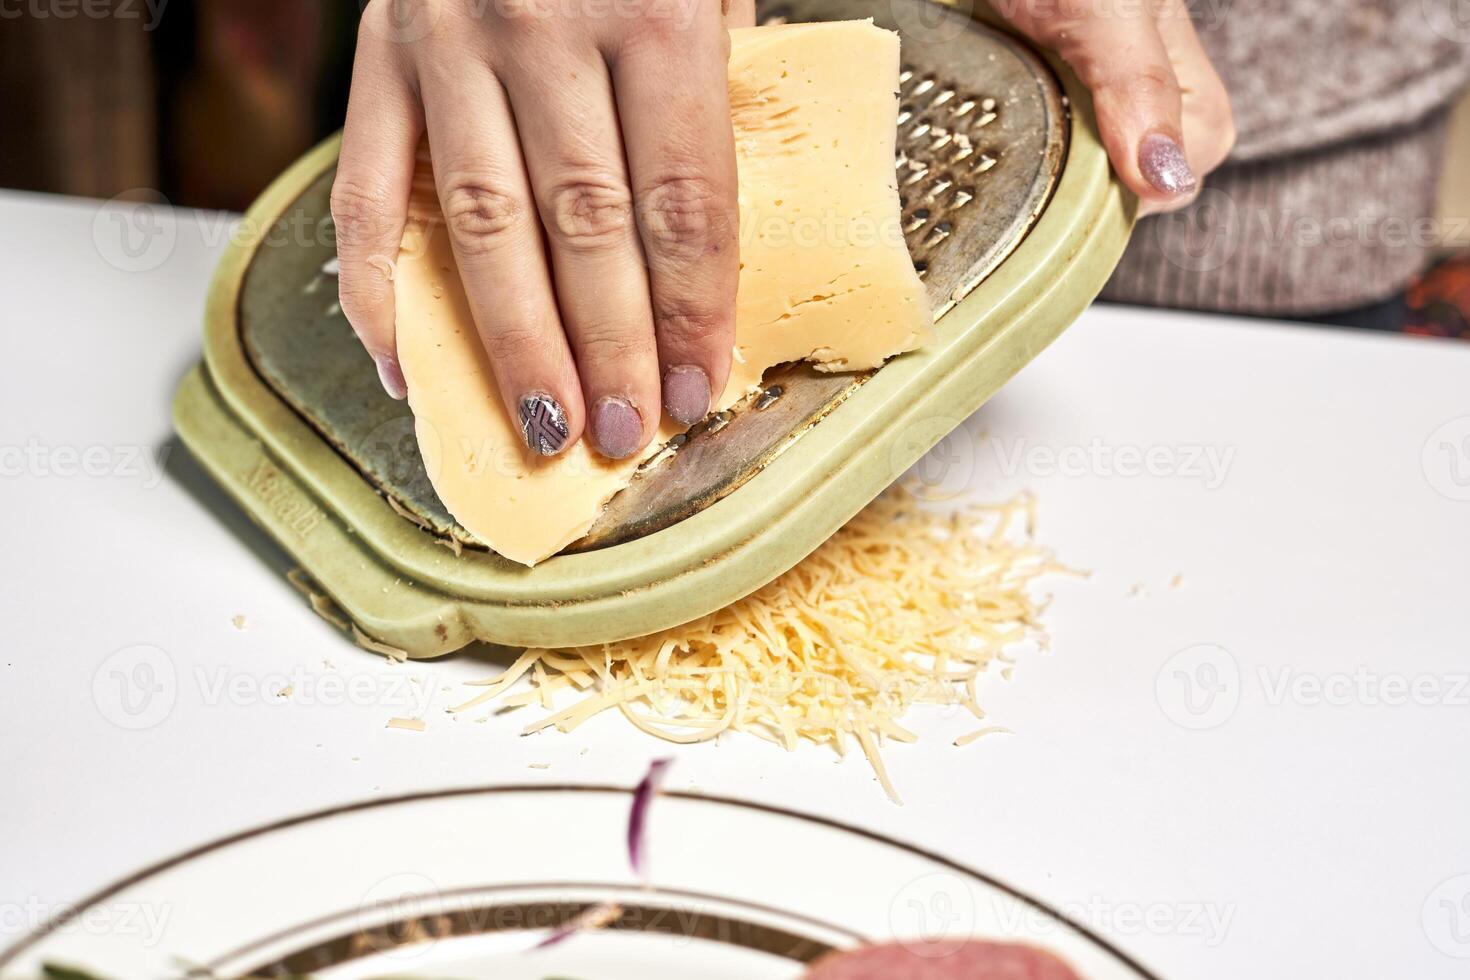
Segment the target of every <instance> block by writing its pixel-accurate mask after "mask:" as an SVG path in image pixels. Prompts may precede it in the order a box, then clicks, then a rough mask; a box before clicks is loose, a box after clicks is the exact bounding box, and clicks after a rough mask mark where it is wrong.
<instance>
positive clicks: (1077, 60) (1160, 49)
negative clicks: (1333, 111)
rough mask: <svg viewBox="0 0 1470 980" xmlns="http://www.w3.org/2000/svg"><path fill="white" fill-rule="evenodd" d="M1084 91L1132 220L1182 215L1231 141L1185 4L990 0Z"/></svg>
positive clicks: (1223, 105) (1224, 105) (1227, 116)
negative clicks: (1128, 193) (1125, 189)
mask: <svg viewBox="0 0 1470 980" xmlns="http://www.w3.org/2000/svg"><path fill="white" fill-rule="evenodd" d="M995 7H996V9H997V10H998V11H1000V12H1001V13H1002V14H1003V15H1004V16H1005V17H1006V19H1008V20H1009V21H1010V22H1011V23H1013V24H1015V25H1016V27H1017V28H1019V29H1020V30H1021V31H1023V32H1025V33H1026V34H1027V35H1028V36H1029V37H1031V38H1032V39H1033V40H1034V41H1036V42H1037V43H1038V44H1041V45H1043V46H1045V47H1049V48H1053V49H1055V50H1056V52H1057V54H1059V55H1060V56H1061V57H1062V58H1063V60H1065V61H1066V62H1067V64H1069V65H1071V66H1072V70H1073V71H1075V72H1076V73H1077V75H1078V77H1079V78H1080V79H1081V80H1082V83H1083V84H1084V85H1086V86H1087V87H1088V89H1090V90H1091V92H1092V100H1093V105H1094V107H1095V109H1096V112H1097V125H1098V129H1099V130H1100V131H1101V133H1102V139H1103V144H1104V145H1105V146H1106V147H1107V150H1108V158H1109V159H1110V160H1112V162H1113V169H1114V170H1116V171H1117V172H1118V174H1119V176H1120V177H1121V178H1122V180H1123V182H1124V183H1125V184H1127V185H1128V186H1129V188H1131V189H1132V190H1133V192H1134V193H1135V194H1137V195H1138V197H1139V201H1140V204H1141V208H1140V213H1141V214H1150V213H1153V212H1157V211H1170V210H1173V209H1174V208H1179V207H1183V206H1184V205H1186V204H1188V203H1189V202H1190V201H1192V200H1194V198H1195V195H1197V194H1198V193H1199V182H1200V179H1201V178H1202V177H1204V176H1205V175H1206V174H1207V173H1209V172H1210V171H1211V170H1214V169H1215V168H1216V167H1218V166H1219V165H1220V164H1221V163H1222V162H1224V160H1225V157H1226V155H1227V154H1228V153H1229V152H1230V148H1231V146H1233V145H1234V143H1235V122H1234V119H1233V117H1232V115H1231V112H1230V100H1229V98H1228V97H1227V96H1226V94H1225V86H1224V85H1223V84H1222V83H1221V82H1220V76H1219V75H1217V74H1215V69H1214V66H1212V65H1211V64H1210V60H1209V58H1208V57H1206V55H1205V52H1204V49H1203V48H1202V47H1201V46H1200V42H1199V36H1198V35H1197V34H1195V31H1194V24H1193V22H1191V21H1190V19H1189V10H1188V8H1187V7H1186V6H1185V2H1184V0H996V2H995Z"/></svg>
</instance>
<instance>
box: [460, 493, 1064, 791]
mask: <svg viewBox="0 0 1470 980" xmlns="http://www.w3.org/2000/svg"><path fill="white" fill-rule="evenodd" d="M1035 519H1036V514H1035V501H1034V500H1033V499H1032V498H1031V496H1030V495H1024V496H1021V497H1019V498H1017V499H1015V500H1013V501H1011V502H1010V503H1008V504H1002V505H988V506H981V505H974V506H970V507H967V508H964V509H962V510H960V511H958V512H955V513H948V512H942V511H935V510H933V509H931V508H930V507H929V506H928V505H927V504H926V502H925V501H923V500H922V499H920V497H918V496H916V495H915V494H914V493H913V492H911V491H909V490H907V489H904V488H901V487H899V488H893V489H890V490H889V491H888V492H887V493H885V494H884V495H883V496H881V497H879V498H878V499H877V500H875V501H874V502H873V503H872V504H870V505H869V506H868V507H867V508H866V509H864V510H863V511H862V512H861V513H859V514H858V515H857V516H856V517H854V518H853V519H852V520H851V521H850V522H849V523H848V524H847V525H846V526H845V527H843V528H842V529H841V530H839V531H838V532H837V533H836V534H835V535H833V536H832V538H831V539H830V540H829V541H827V542H826V543H825V544H823V545H822V546H821V547H820V548H818V549H817V550H816V551H815V552H813V553H812V554H811V555H810V556H809V557H808V558H806V559H805V560H804V561H802V562H801V563H800V564H798V565H796V566H795V567H794V568H792V569H791V570H790V571H788V572H786V573H785V574H783V575H781V576H780V577H779V578H777V579H776V580H775V581H773V582H771V583H770V584H768V585H766V586H764V587H763V588H761V589H759V590H757V591H756V592H755V593H753V594H752V595H750V596H748V597H746V598H745V599H742V600H740V601H739V602H736V603H733V604H732V605H730V606H727V607H726V608H724V609H721V610H719V611H717V612H714V613H711V614H709V615H707V616H704V617H702V618H700V619H697V620H695V621H694V622H692V623H687V624H685V625H683V626H679V627H675V628H673V629H668V630H663V631H662V632H659V633H655V634H652V635H650V636H644V637H639V638H637V639H631V640H622V641H619V642H616V643H607V644H601V645H598V646H589V647H576V648H572V649H566V650H540V649H533V650H527V651H526V652H525V653H524V654H522V655H521V657H520V658H519V659H518V660H516V662H515V663H514V664H513V665H512V666H511V667H510V668H509V669H508V670H507V671H505V672H504V673H503V674H501V675H500V676H498V677H496V678H493V679H490V680H487V681H480V682H476V685H475V686H477V687H479V688H480V691H479V693H478V695H477V696H476V697H474V698H472V699H471V700H469V701H467V702H466V703H465V704H463V705H460V706H459V707H458V708H455V709H454V710H456V711H462V710H466V709H469V708H472V707H475V706H477V705H480V704H482V703H484V702H486V701H490V700H495V701H496V702H497V703H498V704H499V705H500V706H501V707H519V706H523V705H528V704H538V705H540V706H541V707H542V709H543V710H544V711H545V714H544V715H543V716H542V717H541V718H540V719H538V720H536V721H534V722H532V723H531V724H529V725H527V726H526V727H525V729H524V733H525V734H530V733H532V732H537V731H541V730H542V729H546V728H552V727H554V728H557V729H559V730H560V731H563V732H569V731H572V730H573V729H575V728H576V727H577V726H578V725H581V724H582V723H583V722H585V721H587V719H589V718H591V717H593V716H595V715H597V714H600V713H601V712H603V711H606V710H607V709H609V708H616V709H618V711H619V712H620V713H621V714H622V715H623V716H624V717H625V718H626V719H627V720H628V721H629V722H631V723H632V724H633V725H635V726H637V727H638V728H639V729H641V730H643V731H645V732H647V733H649V734H651V735H655V736H657V737H659V738H662V739H665V740H667V741H670V742H682V743H688V742H703V741H708V740H710V739H713V738H716V737H717V736H719V735H720V734H721V733H722V732H726V731H737V732H744V733H747V734H752V735H756V736H758V737H760V738H763V739H766V740H767V741H770V742H772V743H774V744H776V745H780V746H783V747H784V748H786V749H788V750H791V749H795V748H796V746H797V745H798V744H800V743H801V742H803V741H805V742H812V743H817V744H823V745H830V746H831V747H832V748H833V749H834V750H835V751H836V752H837V753H838V754H839V755H845V754H846V752H847V748H848V743H849V739H851V740H852V741H855V742H856V743H857V746H858V747H859V748H860V749H861V751H862V754H863V755H864V756H865V757H866V758H867V759H868V761H869V763H870V764H871V765H872V767H873V770H874V772H875V774H876V775H877V778H878V781H879V783H880V784H881V785H882V786H883V788H884V790H885V791H886V792H887V793H888V795H889V796H890V797H891V798H892V799H893V800H894V801H895V802H898V793H897V791H896V790H895V789H894V786H893V783H892V781H891V780H890V779H889V776H888V773H887V770H886V768H885V766H884V763H883V759H882V757H881V754H880V752H881V749H882V747H883V745H884V743H885V742H886V741H888V740H890V739H891V740H893V741H898V742H912V741H915V740H916V736H915V735H914V734H913V733H912V732H910V731H908V730H907V729H905V728H903V727H901V726H900V725H899V723H898V720H899V719H900V718H901V717H902V716H903V715H904V714H905V713H906V712H907V711H908V709H909V708H910V707H912V706H914V705H916V704H945V705H962V706H964V707H965V708H966V709H968V711H969V712H970V713H971V714H973V715H974V716H975V717H976V718H981V719H983V718H984V717H985V713H984V711H982V710H981V708H980V704H979V698H978V692H977V690H976V681H977V678H978V676H979V675H980V674H981V673H982V672H983V671H985V670H986V669H987V668H988V667H989V666H990V665H991V664H992V663H995V664H996V665H997V666H998V667H1000V668H1001V669H1002V671H1003V673H1004V672H1008V671H1009V670H1010V667H1009V663H1010V662H1011V660H1012V658H1013V651H1011V650H1010V648H1011V647H1012V646H1013V645H1015V644H1017V643H1021V642H1024V641H1027V640H1030V641H1033V642H1034V643H1036V644H1037V645H1043V646H1044V642H1045V637H1044V636H1043V635H1042V634H1041V631H1040V627H1039V625H1038V622H1037V620H1038V616H1039V614H1040V612H1041V609H1042V607H1043V604H1042V603H1041V602H1040V601H1038V600H1037V599H1035V598H1033V597H1032V595H1031V591H1032V588H1033V586H1034V584H1035V582H1036V580H1037V579H1038V578H1039V577H1041V576H1042V575H1045V574H1050V573H1055V572H1068V571H1070V569H1066V568H1064V567H1063V566H1060V565H1058V564H1057V563H1056V562H1055V561H1054V560H1053V559H1052V557H1051V555H1050V554H1049V553H1048V552H1047V551H1045V550H1044V549H1042V548H1040V547H1038V546H1037V545H1036V544H1035V543H1034V542H1033V540H1032V533H1033V529H1034V527H1035ZM521 678H525V679H527V680H528V681H529V682H530V684H531V688H530V690H529V691H526V692H524V693H518V694H510V695H508V694H507V692H508V691H509V689H510V688H511V686H512V685H513V684H514V683H515V682H516V681H517V680H519V679H521ZM568 692H570V694H571V695H572V696H573V697H574V698H575V700H574V701H572V702H571V703H570V704H568V705H565V706H559V705H557V703H556V702H557V700H558V698H559V697H560V696H562V695H565V694H567V693H568ZM995 730H996V729H994V728H990V729H982V730H980V731H978V732H972V733H969V734H967V735H962V736H960V738H958V739H956V740H955V741H956V744H967V743H969V742H971V741H974V740H975V739H977V738H979V737H980V736H981V735H982V734H986V733H989V732H992V731H995Z"/></svg>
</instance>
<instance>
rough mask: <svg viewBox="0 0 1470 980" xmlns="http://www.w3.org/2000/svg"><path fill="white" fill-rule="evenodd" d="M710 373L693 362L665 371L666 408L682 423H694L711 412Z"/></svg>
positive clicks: (673, 417)
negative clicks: (706, 372)
mask: <svg viewBox="0 0 1470 980" xmlns="http://www.w3.org/2000/svg"><path fill="white" fill-rule="evenodd" d="M709 399H710V391H709V375H707V374H705V373H704V369H703V368H698V367H695V366H694V365H693V364H681V365H679V366H678V367H671V368H669V369H668V370H667V371H665V372H664V410H665V411H667V412H668V413H669V417H670V418H672V419H673V420H674V421H675V422H678V423H680V424H681V425H693V424H694V423H695V422H698V421H700V420H701V419H703V418H704V417H705V416H706V415H708V414H709Z"/></svg>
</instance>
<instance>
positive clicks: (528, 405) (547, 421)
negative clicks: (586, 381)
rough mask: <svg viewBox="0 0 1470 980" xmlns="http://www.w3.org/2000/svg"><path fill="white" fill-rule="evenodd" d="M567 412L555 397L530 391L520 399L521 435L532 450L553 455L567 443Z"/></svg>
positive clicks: (543, 454)
mask: <svg viewBox="0 0 1470 980" xmlns="http://www.w3.org/2000/svg"><path fill="white" fill-rule="evenodd" d="M569 431H570V430H569V429H568V428H567V413H566V412H564V411H563V410H562V407H561V405H560V404H559V403H558V402H557V400H556V399H555V398H552V397H551V396H550V395H548V394H545V393H544V392H539V391H538V392H532V393H531V394H529V395H527V396H526V397H524V398H522V399H521V436H522V438H524V439H525V440H526V445H527V446H530V447H531V451H532V452H536V453H540V454H541V455H542V456H555V455H556V454H557V453H559V452H561V448H562V447H563V446H565V445H566V444H567V434H568V432H569Z"/></svg>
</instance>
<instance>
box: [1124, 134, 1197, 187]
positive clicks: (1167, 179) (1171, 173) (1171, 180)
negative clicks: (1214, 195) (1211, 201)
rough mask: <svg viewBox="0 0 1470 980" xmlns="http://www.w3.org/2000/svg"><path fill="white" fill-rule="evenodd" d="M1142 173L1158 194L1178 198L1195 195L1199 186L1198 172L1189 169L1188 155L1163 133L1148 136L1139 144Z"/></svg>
mask: <svg viewBox="0 0 1470 980" xmlns="http://www.w3.org/2000/svg"><path fill="white" fill-rule="evenodd" d="M1138 169H1139V170H1141V171H1142V172H1143V179H1144V180H1146V181H1148V182H1149V183H1150V184H1152V185H1153V186H1154V188H1155V189H1156V190H1160V191H1163V192H1164V193H1165V194H1171V195H1173V196H1174V197H1179V196H1180V195H1183V194H1190V193H1193V191H1194V188H1195V186H1196V181H1195V179H1194V171H1193V170H1190V169H1189V161H1188V160H1186V159H1184V151H1183V150H1182V149H1180V147H1179V144H1178V143H1176V142H1174V140H1173V139H1171V138H1169V137H1168V136H1165V135H1164V134H1163V133H1154V134H1152V135H1151V136H1145V137H1144V138H1143V142H1142V143H1139V144H1138Z"/></svg>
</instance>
